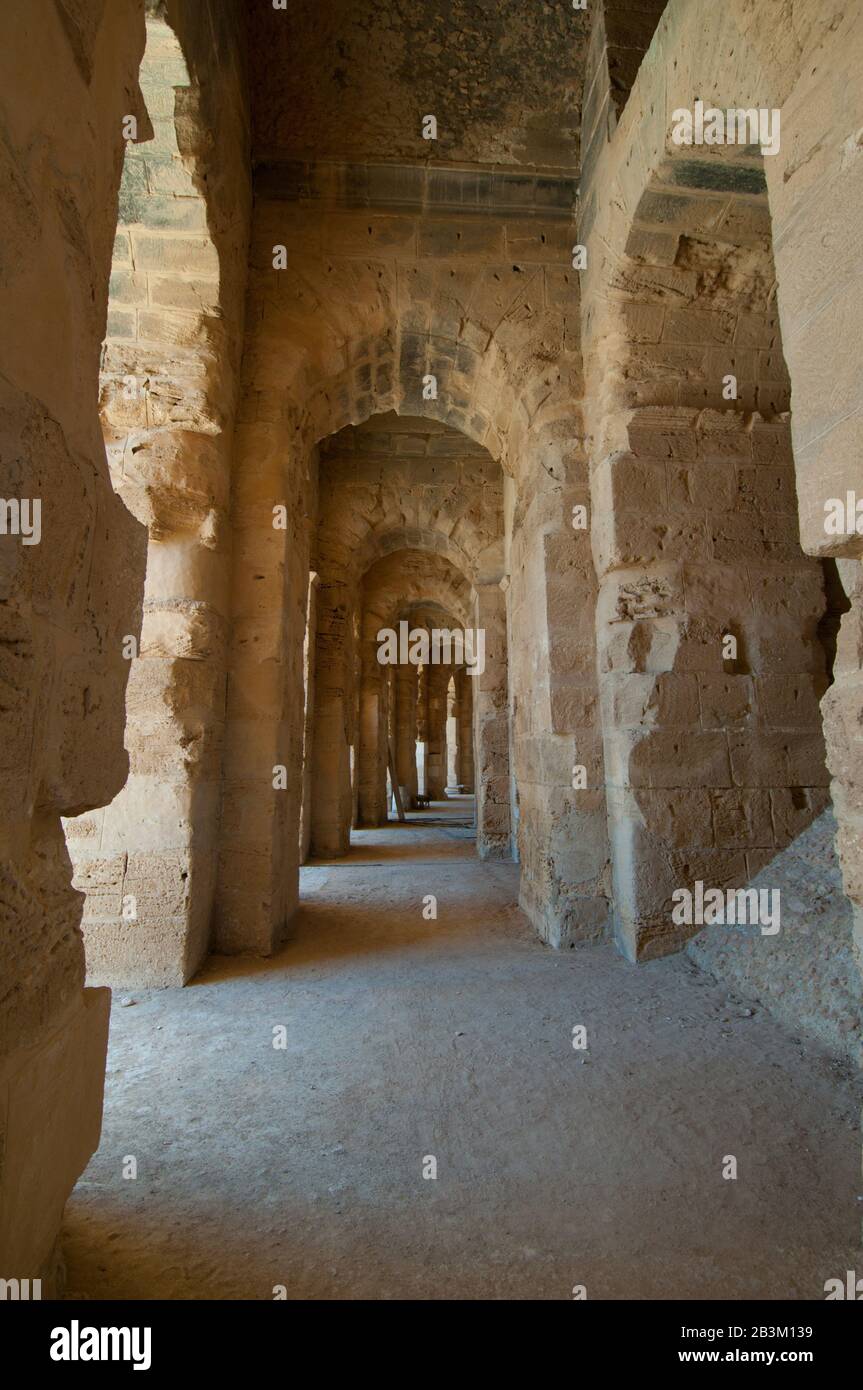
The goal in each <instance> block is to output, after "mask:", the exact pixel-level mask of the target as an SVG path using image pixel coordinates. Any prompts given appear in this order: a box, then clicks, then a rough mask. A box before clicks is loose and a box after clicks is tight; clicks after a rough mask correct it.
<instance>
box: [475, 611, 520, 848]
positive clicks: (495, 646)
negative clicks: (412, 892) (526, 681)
mask: <svg viewBox="0 0 863 1390" xmlns="http://www.w3.org/2000/svg"><path fill="white" fill-rule="evenodd" d="M474 626H475V627H476V628H477V630H478V631H481V632H484V634H485V637H484V641H485V665H484V669H483V671H482V673H481V674H479V675H475V676H468V677H467V679H468V680H472V681H474V682H475V693H474V726H475V729H476V756H477V769H476V773H477V834H476V845H477V853H478V855H479V857H480V859H509V858H510V857H511V843H510V777H509V717H508V711H507V700H508V694H507V692H508V681H507V654H506V596H505V594H504V592H503V590H502V589H501V586H500V584H481V585H479V586H478V588H477V597H476V604H475V617H474Z"/></svg>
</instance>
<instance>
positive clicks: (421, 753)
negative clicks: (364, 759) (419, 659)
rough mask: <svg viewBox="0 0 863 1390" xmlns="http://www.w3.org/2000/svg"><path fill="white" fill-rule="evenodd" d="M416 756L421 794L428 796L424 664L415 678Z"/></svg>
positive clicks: (427, 727) (426, 708) (426, 675)
mask: <svg viewBox="0 0 863 1390" xmlns="http://www.w3.org/2000/svg"><path fill="white" fill-rule="evenodd" d="M417 742H418V743H419V745H420V746H419V748H418V749H417V757H418V759H419V760H420V761H421V762H422V769H423V773H422V781H421V782H419V774H417V780H418V782H419V785H420V787H421V789H422V793H423V796H428V787H429V682H428V667H427V666H424V667H423V668H422V670H421V671H420V672H419V675H418V678H417Z"/></svg>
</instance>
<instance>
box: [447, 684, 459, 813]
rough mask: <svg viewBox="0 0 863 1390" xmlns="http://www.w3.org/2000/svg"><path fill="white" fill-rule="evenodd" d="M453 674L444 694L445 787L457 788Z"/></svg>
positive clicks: (456, 738)
mask: <svg viewBox="0 0 863 1390" xmlns="http://www.w3.org/2000/svg"><path fill="white" fill-rule="evenodd" d="M455 674H456V672H455V671H453V672H452V674H451V676H450V682H449V685H448V686H447V694H446V789H447V792H456V791H457V790H458V722H457V720H456V695H455Z"/></svg>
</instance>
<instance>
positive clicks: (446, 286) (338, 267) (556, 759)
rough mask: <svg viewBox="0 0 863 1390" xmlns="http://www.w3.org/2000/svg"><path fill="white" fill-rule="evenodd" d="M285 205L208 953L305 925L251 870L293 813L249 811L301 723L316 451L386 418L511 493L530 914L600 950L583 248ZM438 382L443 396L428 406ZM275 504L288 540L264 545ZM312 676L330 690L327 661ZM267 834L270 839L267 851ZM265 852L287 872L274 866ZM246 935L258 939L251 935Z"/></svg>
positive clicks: (246, 449) (244, 473)
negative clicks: (579, 516)
mask: <svg viewBox="0 0 863 1390" xmlns="http://www.w3.org/2000/svg"><path fill="white" fill-rule="evenodd" d="M289 199H290V194H289V195H287V197H282V196H280V195H279V192H278V190H277V191H276V192H274V193H271V194H270V195H269V196H268V191H267V189H266V187H265V188H264V190H263V193H262V196H261V198H260V199H259V201H258V202H257V203H256V209H255V223H254V227H253V235H252V247H251V257H250V261H251V273H250V289H249V295H248V315H247V334H246V347H245V352H244V359H243V361H244V383H245V390H244V399H243V404H242V407H241V414H240V424H239V426H238V431H237V439H238V448H237V451H236V456H235V467H234V478H233V503H232V505H233V519H234V520H233V524H234V548H233V575H232V613H233V629H232V644H231V654H230V669H231V677H230V681H229V693H228V728H227V735H226V737H227V747H226V757H225V765H224V774H223V798H222V805H223V822H222V824H223V836H222V839H223V844H222V850H221V853H220V870H219V874H220V887H219V891H218V895H217V909H216V933H217V936H216V939H217V942H218V944H219V946H220V948H221V949H226V950H231V949H235V944H234V943H245V944H246V945H248V943H249V942H250V941H252V942H254V941H255V940H260V942H261V943H262V945H261V949H264V950H268V949H270V943H271V942H272V940H273V932H274V930H275V931H276V933H277V934H278V932H280V931H281V930H283V928H284V925H285V924H286V922H287V921H288V920H289V918H290V916H291V914H292V912H293V910H294V907H295V905H296V900H297V899H296V890H295V887H294V886H293V885H295V883H296V879H297V873H296V868H295V866H294V865H293V864H292V863H290V862H289V861H287V860H285V861H283V866H284V872H283V871H282V869H281V868H280V869H278V870H273V871H272V872H271V868H270V857H271V856H270V852H269V851H267V852H266V853H265V854H264V857H263V859H262V858H261V844H262V838H263V839H266V840H269V841H270V843H271V844H273V845H277V846H282V845H283V844H286V843H287V844H290V843H291V842H292V839H293V837H292V835H291V834H285V833H284V828H283V825H282V822H281V821H279V820H275V821H274V820H271V819H270V817H271V816H277V817H278V816H281V815H282V814H284V813H286V812H287V803H288V802H290V801H292V800H293V793H291V794H290V795H289V797H287V798H283V799H282V802H281V803H280V807H281V809H280V810H278V811H277V810H276V809H275V808H272V809H271V811H269V812H267V813H266V816H265V817H264V822H261V821H260V818H259V817H258V816H257V815H254V816H253V815H249V814H246V810H245V807H246V804H247V802H248V801H249V800H250V799H252V800H256V799H257V793H256V792H255V790H254V788H255V784H256V783H257V786H258V789H259V791H260V790H261V789H262V788H263V790H264V792H265V791H266V787H265V784H264V782H263V780H262V779H263V778H264V775H265V767H266V764H267V763H269V764H274V763H276V762H281V761H283V760H284V757H285V756H286V755H284V754H281V755H280V756H277V753H278V747H277V745H279V744H282V745H283V744H284V743H285V740H286V739H288V738H289V737H290V736H289V734H288V728H289V726H292V724H293V722H294V717H293V711H294V708H295V707H296V706H297V704H298V696H297V691H298V689H299V684H300V672H301V666H302V658H301V651H302V640H301V636H302V631H303V627H302V624H303V616H304V615H303V603H302V598H301V596H302V595H303V594H304V592H305V584H306V578H305V576H306V575H307V572H308V568H309V561H310V553H311V542H312V532H313V529H314V526H315V514H316V509H317V502H316V496H317V488H318V444H319V442H320V441H321V440H322V439H323V438H325V437H329V436H331V435H332V434H333V433H334V432H337V431H339V430H341V429H343V428H345V427H346V426H348V425H358V424H359V423H361V422H362V421H364V420H366V419H368V418H369V417H370V416H372V415H374V414H378V413H381V412H387V411H395V412H396V413H398V414H399V415H404V414H412V415H418V416H422V417H424V418H427V419H433V420H437V421H440V422H443V423H446V424H448V425H450V426H452V427H454V428H456V429H458V430H460V431H461V432H462V433H464V434H465V435H466V436H467V437H468V438H470V439H472V440H474V441H476V442H477V443H478V444H481V445H482V446H483V447H484V448H486V449H487V450H488V452H489V454H490V455H491V457H492V458H493V459H495V460H497V461H498V462H499V464H500V466H501V468H502V469H503V471H504V475H505V478H507V479H508V480H509V481H508V482H507V483H506V484H505V486H506V490H507V500H506V504H505V517H506V528H505V543H504V550H505V555H504V565H503V568H504V569H509V570H510V572H511V583H510V585H509V586H508V588H507V592H506V597H505V599H504V617H505V622H506V609H509V610H510V611H511V616H510V618H509V621H510V623H511V625H512V627H513V643H512V645H513V647H515V646H516V645H518V646H519V648H520V649H523V650H524V653H525V659H524V661H523V662H521V663H520V664H519V667H518V669H517V670H514V671H513V673H512V685H513V692H512V704H513V708H514V710H515V711H516V712H515V714H514V718H513V737H514V738H515V737H516V734H517V735H518V736H519V738H518V741H519V743H520V744H521V746H522V747H523V749H524V750H525V751H524V756H523V757H522V759H521V763H520V766H519V768H517V769H516V777H517V780H518V782H519V786H520V788H521V787H522V786H523V794H522V792H521V790H520V793H519V795H520V807H521V815H520V819H519V836H520V845H521V849H520V856H521V862H522V897H521V901H522V905H523V906H524V907H525V909H526V910H527V911H528V912H529V913H530V915H531V917H532V918H533V920H534V922H535V923H536V926H537V928H538V930H539V931H540V932H541V933H542V934H543V935H544V936H546V937H547V939H549V940H551V941H554V942H562V941H568V940H570V939H572V938H574V937H577V936H579V935H584V936H595V935H597V934H599V933H601V932H602V931H603V930H604V928H605V925H606V922H607V918H608V899H607V893H608V885H607V863H608V853H607V844H606V840H605V806H604V794H603V779H602V744H601V737H600V735H599V731H598V727H597V717H596V716H597V708H598V706H597V698H596V676H595V658H594V650H593V645H594V624H593V621H592V617H591V611H592V608H593V605H594V602H595V593H596V586H595V577H594V572H593V565H592V559H591V555H590V541H589V530H588V529H582V530H579V531H574V530H573V527H572V525H571V515H572V508H573V506H574V505H576V504H578V505H581V506H585V507H587V506H588V505H589V495H588V480H587V462H586V460H587V456H586V452H585V449H584V431H583V427H582V421H581V404H580V402H581V398H582V395H583V383H582V377H581V357H580V352H579V346H578V337H577V331H576V329H577V317H578V281H577V275H576V273H575V272H574V271H573V270H572V269H571V268H570V258H571V250H572V241H573V229H572V227H571V226H570V225H569V224H568V223H567V222H566V220H565V219H561V220H560V221H559V222H556V223H554V224H553V225H552V224H537V223H536V222H531V221H529V220H525V219H523V218H522V217H521V216H517V217H516V218H515V219H511V220H510V225H509V226H508V227H505V226H504V225H503V224H497V225H486V224H485V223H480V222H478V221H476V220H475V219H474V220H471V218H470V217H467V218H461V217H457V218H456V219H455V220H454V222H453V223H452V224H450V223H441V222H435V223H434V225H433V226H432V227H430V228H429V229H428V231H426V230H425V229H424V227H422V226H420V224H419V223H418V221H417V219H416V217H415V215H413V214H406V215H405V216H403V217H402V216H399V215H396V214H392V215H391V214H381V213H379V212H377V211H372V210H368V209H364V208H353V209H350V208H339V207H332V206H329V205H328V204H327V203H326V200H325V201H324V202H323V203H322V204H320V205H308V206H305V205H302V204H298V203H296V202H293V201H289ZM277 264H278V265H280V266H284V268H283V269H277V268H276V265H277ZM429 374H432V375H434V376H436V377H437V378H438V381H437V386H438V390H437V395H436V396H432V397H431V398H426V396H425V395H424V392H423V385H424V383H423V378H424V377H426V376H428V375H429ZM279 502H283V503H285V504H286V506H287V511H288V512H289V514H290V518H291V519H290V521H289V524H288V527H287V530H286V531H284V532H281V533H278V534H274V532H273V529H272V525H271V512H272V507H273V505H274V504H276V503H279ZM318 599H319V615H318V617H319V626H318V648H319V655H320V647H321V645H322V644H324V645H326V644H327V643H328V642H329V639H330V637H331V636H332V637H333V638H334V639H335V642H336V644H338V642H340V641H341V640H342V637H343V635H344V632H345V605H344V604H343V603H342V602H341V601H340V599H338V597H337V596H336V594H335V593H334V591H332V590H330V589H329V588H328V582H327V578H326V575H325V574H324V573H323V571H321V584H320V587H319V591H318ZM328 609H329V612H328ZM522 639H523V640H522ZM319 669H324V670H325V669H326V667H325V666H324V667H321V665H320V661H319ZM538 672H542V677H541V679H540V680H537V673H538ZM331 683H332V685H333V686H334V687H335V688H336V689H337V690H341V688H342V685H343V684H344V682H343V681H342V678H341V676H340V675H338V674H337V673H336V674H334V675H333V680H332V682H331ZM265 688H266V689H267V691H268V693H267V695H266V697H264V696H263V695H262V694H261V692H262V691H263V690H264V689H265ZM261 701H263V704H262V703H261ZM325 702H326V697H325V698H324V700H322V701H321V702H320V703H319V705H318V715H319V717H320V715H321V714H322V711H323V708H324V706H325ZM334 720H335V723H334V736H338V737H341V735H339V734H338V728H339V717H338V716H335V715H334ZM265 725H269V732H267V733H265V732H264V728H265ZM278 730H281V733H278V732H277V731H278ZM261 740H263V745H264V746H265V747H266V749H267V752H266V754H264V753H263V748H261V761H260V764H259V765H256V767H255V770H254V772H252V771H251V770H250V759H249V756H248V754H247V752H246V751H244V750H248V749H249V748H255V749H257V748H259V747H261ZM576 743H578V745H579V750H578V751H579V754H580V756H581V758H582V759H583V760H584V761H586V762H587V763H588V764H589V766H590V769H591V784H590V791H589V795H588V797H585V798H583V799H582V801H581V803H580V804H578V803H577V802H576V801H575V799H574V798H573V797H572V794H571V792H572V788H571V778H572V766H573V762H574V761H575V753H576V749H575V746H574V745H575V744H576ZM288 761H289V762H290V759H288ZM263 823H266V824H267V825H272V826H273V830H272V833H270V831H269V830H268V831H267V832H266V834H265V835H263V837H262V834H261V826H262V824H263ZM574 843H577V845H578V849H577V850H573V844H574ZM288 852H289V851H288ZM274 853H275V854H276V857H277V858H281V856H282V850H281V849H280V848H279V849H276V850H275V851H274ZM264 866H266V867H264ZM262 870H263V877H264V882H265V886H264V889H263V893H261V892H260V891H259V890H258V888H257V887H256V888H255V889H254V890H253V891H252V890H251V889H250V883H251V879H252V876H253V875H254V874H257V876H258V879H260V872H261V871H262ZM286 883H287V884H288V885H290V886H289V887H288V888H287V890H286V889H285V884H286ZM254 917H258V918H260V926H259V928H255V929H252V930H251V931H250V928H249V923H250V921H251V920H252V918H254ZM274 922H276V923H278V926H277V927H276V928H274V927H273V926H272V924H273V923H274ZM238 948H242V947H238Z"/></svg>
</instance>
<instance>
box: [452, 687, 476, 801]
mask: <svg viewBox="0 0 863 1390" xmlns="http://www.w3.org/2000/svg"><path fill="white" fill-rule="evenodd" d="M474 679H475V678H474V677H472V676H469V675H468V674H467V672H466V671H465V668H464V667H463V666H460V667H459V669H458V671H457V672H456V728H457V745H456V777H457V779H458V784H459V786H460V787H461V788H462V790H463V791H465V792H468V793H472V792H473V789H474V786H473V686H474Z"/></svg>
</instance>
